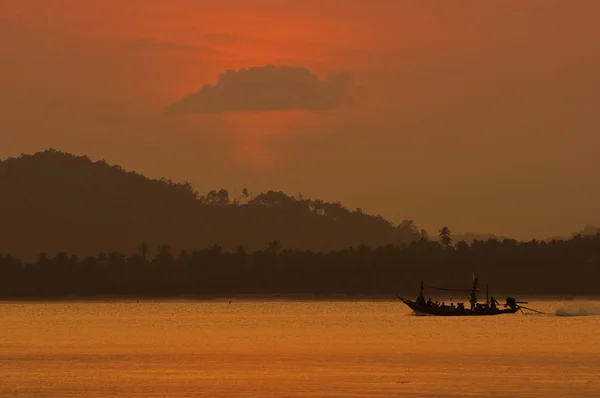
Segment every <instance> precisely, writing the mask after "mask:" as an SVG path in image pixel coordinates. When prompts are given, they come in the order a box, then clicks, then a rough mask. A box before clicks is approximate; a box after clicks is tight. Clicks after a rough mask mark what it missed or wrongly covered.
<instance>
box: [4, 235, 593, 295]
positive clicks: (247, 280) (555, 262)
mask: <svg viewBox="0 0 600 398" xmlns="http://www.w3.org/2000/svg"><path fill="white" fill-rule="evenodd" d="M265 246H266V247H265V248H263V249H259V250H255V251H248V250H247V249H246V248H244V247H243V246H239V247H237V248H236V249H235V250H234V251H232V252H228V251H226V250H224V249H223V247H222V246H220V245H218V244H215V245H212V246H210V247H208V248H206V249H200V250H193V251H187V250H182V251H181V252H180V253H179V254H178V255H174V254H173V249H172V248H171V247H170V246H169V245H166V244H161V245H158V248H157V250H156V254H155V256H154V257H153V258H151V259H150V258H148V259H145V258H144V257H143V256H142V255H141V254H140V253H139V252H136V253H135V254H132V255H130V256H126V255H124V254H123V253H121V252H118V251H110V252H108V253H99V254H98V255H96V256H87V257H84V258H83V259H80V258H79V257H77V256H71V255H69V254H67V253H66V252H59V253H57V254H56V255H54V256H49V255H48V254H45V253H42V254H40V255H39V256H38V259H37V261H35V262H31V263H28V262H24V261H21V260H19V259H16V258H15V257H13V256H11V255H9V254H0V297H1V298H5V299H7V298H27V297H29V298H36V297H37V298H44V297H48V298H51V297H67V296H73V295H75V296H96V295H117V296H123V295H135V296H154V297H160V296H164V297H175V296H185V295H214V294H236V293H238V294H250V293H251V294H318V295H328V294H347V295H365V294H367V295H372V294H381V295H392V294H393V293H396V292H398V293H402V294H409V295H410V294H417V292H418V286H419V283H420V281H422V280H423V281H427V283H428V284H431V285H437V286H444V287H450V288H468V287H469V284H470V280H471V274H472V273H476V274H477V275H479V277H480V280H485V281H486V283H488V282H489V284H490V288H491V290H492V291H493V292H500V293H502V292H510V293H526V294H557V295H565V294H573V295H574V294H580V295H597V294H599V293H600V285H599V284H598V281H599V280H600V233H599V234H596V235H593V236H592V235H587V236H584V235H578V236H576V237H574V238H572V239H570V240H553V241H550V242H544V241H535V240H533V241H529V242H518V241H516V240H513V239H504V240H497V239H489V240H487V241H478V240H476V241H473V242H472V243H471V244H467V243H466V242H465V241H459V242H457V243H456V245H455V246H454V248H453V250H447V249H446V248H445V247H444V246H443V245H441V244H440V243H439V242H436V241H433V242H431V241H428V240H425V239H420V240H416V241H412V242H411V243H409V244H402V245H392V244H389V245H385V246H380V247H369V246H366V245H357V246H355V247H349V248H346V249H342V250H334V251H326V252H316V251H311V250H290V249H288V248H285V247H284V245H283V244H282V243H280V242H279V241H277V240H272V241H270V242H269V243H268V244H267V245H265ZM446 294H453V295H454V294H456V295H458V296H460V294H461V293H446ZM456 299H457V300H458V299H460V297H456ZM463 299H464V298H463Z"/></svg>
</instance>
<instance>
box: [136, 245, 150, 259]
mask: <svg viewBox="0 0 600 398" xmlns="http://www.w3.org/2000/svg"><path fill="white" fill-rule="evenodd" d="M149 251H150V246H148V244H147V243H146V242H142V243H140V245H139V246H138V252H139V253H140V256H142V257H143V258H144V260H146V259H147V257H148V252H149Z"/></svg>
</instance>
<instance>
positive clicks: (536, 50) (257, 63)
mask: <svg viewBox="0 0 600 398" xmlns="http://www.w3.org/2000/svg"><path fill="white" fill-rule="evenodd" d="M599 15H600V1H597V0H578V1H552V0H528V1H523V0H514V1H507V0H503V1H499V0H498V1H480V0H473V1H459V0H456V1H443V2H442V1H440V2H424V1H417V0H414V1H408V0H406V1H404V0H389V1H388V0H352V1H350V0H348V1H346V0H344V1H342V0H337V1H334V0H329V1H328V0H303V1H297V0H290V1H285V0H278V1H276V0H252V1H248V0H228V1H220V2H217V1H202V0H169V1H167V0H160V1H159V0H102V1H97V0H7V1H4V2H2V5H0V90H1V93H2V94H1V95H0V157H1V158H5V157H9V156H18V155H19V154H21V153H31V152H34V151H38V150H44V149H47V148H50V147H53V148H56V149H61V150H65V151H69V152H74V153H77V154H87V155H89V156H91V157H92V158H93V159H106V160H107V161H108V162H109V163H116V164H120V165H122V166H123V167H125V168H127V169H133V170H136V171H139V172H142V173H144V174H146V175H148V176H150V177H162V176H165V177H168V178H171V179H173V180H177V181H190V182H192V183H193V184H194V186H195V187H196V188H197V189H198V190H200V191H201V192H205V191H208V190H210V189H214V188H220V187H225V188H228V189H230V191H231V192H232V193H233V192H234V190H235V189H237V192H238V193H239V192H240V191H241V189H242V188H244V187H248V189H249V190H250V191H251V192H254V193H258V192H260V191H264V190H268V189H273V190H283V191H285V192H287V193H289V194H297V193H298V192H302V193H303V194H304V195H305V196H309V197H318V198H321V199H324V200H328V201H338V200H339V201H341V202H342V203H343V204H344V205H345V206H347V207H350V208H355V207H362V208H363V209H364V210H365V211H367V212H371V213H381V214H382V215H383V216H384V217H386V218H388V219H390V220H391V221H394V222H399V221H400V220H402V219H414V220H415V222H416V223H417V224H418V225H419V226H421V227H423V228H425V229H427V230H428V231H430V232H433V231H435V230H437V229H439V227H441V226H442V225H448V226H449V227H450V228H451V230H453V231H454V232H495V233H497V234H502V235H512V236H515V237H518V238H531V237H538V238H544V237H547V236H552V235H564V234H567V233H569V232H572V231H574V230H578V229H580V228H581V227H583V225H584V224H587V223H598V224H600V184H599V183H598V176H599V175H600V174H599V172H600V109H599V107H600V24H598V16H599Z"/></svg>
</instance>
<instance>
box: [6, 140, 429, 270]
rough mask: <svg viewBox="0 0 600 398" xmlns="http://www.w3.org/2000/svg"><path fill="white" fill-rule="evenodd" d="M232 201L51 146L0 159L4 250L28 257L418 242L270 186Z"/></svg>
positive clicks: (369, 219)
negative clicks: (146, 248)
mask: <svg viewBox="0 0 600 398" xmlns="http://www.w3.org/2000/svg"><path fill="white" fill-rule="evenodd" d="M244 193H245V194H246V196H245V197H241V198H230V197H229V194H228V192H227V191H226V190H224V189H221V190H219V191H216V190H215V191H211V192H209V193H208V194H207V195H205V196H204V195H202V196H201V195H199V194H198V192H196V191H195V190H194V188H193V187H192V186H191V185H190V184H189V183H174V182H172V181H170V180H166V179H161V180H153V179H149V178H146V177H144V176H143V175H140V174H137V173H134V172H128V171H125V170H123V169H122V168H121V167H119V166H110V165H108V164H107V163H106V162H104V161H96V162H94V161H92V160H90V159H89V158H88V157H86V156H75V155H72V154H68V153H64V152H60V151H56V150H48V151H45V152H40V153H36V154H33V155H21V156H20V157H18V158H9V159H6V160H4V161H0V203H1V206H0V219H1V220H2V228H0V252H5V253H8V252H9V253H11V254H12V255H15V256H19V257H21V258H24V259H33V258H36V257H37V256H38V255H39V253H56V252H59V251H60V252H63V251H67V252H69V253H72V254H77V255H88V254H90V253H98V252H101V251H106V252H108V251H115V250H117V251H122V252H125V253H131V252H134V251H136V250H137V248H138V247H139V245H140V243H141V242H146V244H148V245H150V246H151V247H156V246H158V245H160V244H164V243H169V244H170V245H171V247H172V248H173V250H175V251H179V250H182V249H188V250H194V249H198V248H205V247H209V246H212V245H215V244H218V245H220V246H221V247H223V248H224V249H226V250H233V249H235V248H236V247H238V246H240V245H241V246H244V247H245V248H246V249H248V250H255V249H260V248H265V247H267V246H268V244H269V242H272V241H274V240H277V241H278V242H281V243H280V244H281V245H282V246H283V247H285V248H289V249H297V250H314V251H328V250H338V249H342V248H347V247H350V246H354V247H357V246H359V245H361V244H364V245H367V246H382V245H386V244H401V243H408V242H411V241H414V240H417V239H419V238H420V237H421V233H420V232H419V230H418V229H417V228H416V226H415V225H414V223H413V222H412V221H410V220H407V221H404V222H402V223H401V224H400V225H397V226H394V225H392V224H391V223H390V222H388V221H386V220H385V219H383V218H382V217H380V216H372V215H367V214H364V213H363V212H362V211H360V209H357V210H355V211H350V210H348V209H346V208H344V207H342V205H341V204H340V203H326V202H323V201H319V200H315V201H313V200H305V199H302V198H294V197H291V196H287V195H285V194H284V193H282V192H273V191H269V192H267V193H263V194H260V195H257V196H256V197H254V198H250V197H248V195H247V190H244Z"/></svg>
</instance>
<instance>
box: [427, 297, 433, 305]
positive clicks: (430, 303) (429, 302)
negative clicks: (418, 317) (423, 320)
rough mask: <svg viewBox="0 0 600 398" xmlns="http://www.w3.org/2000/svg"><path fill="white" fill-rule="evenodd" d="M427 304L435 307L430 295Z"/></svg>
mask: <svg viewBox="0 0 600 398" xmlns="http://www.w3.org/2000/svg"><path fill="white" fill-rule="evenodd" d="M427 306H428V307H433V301H431V297H429V300H427Z"/></svg>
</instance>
